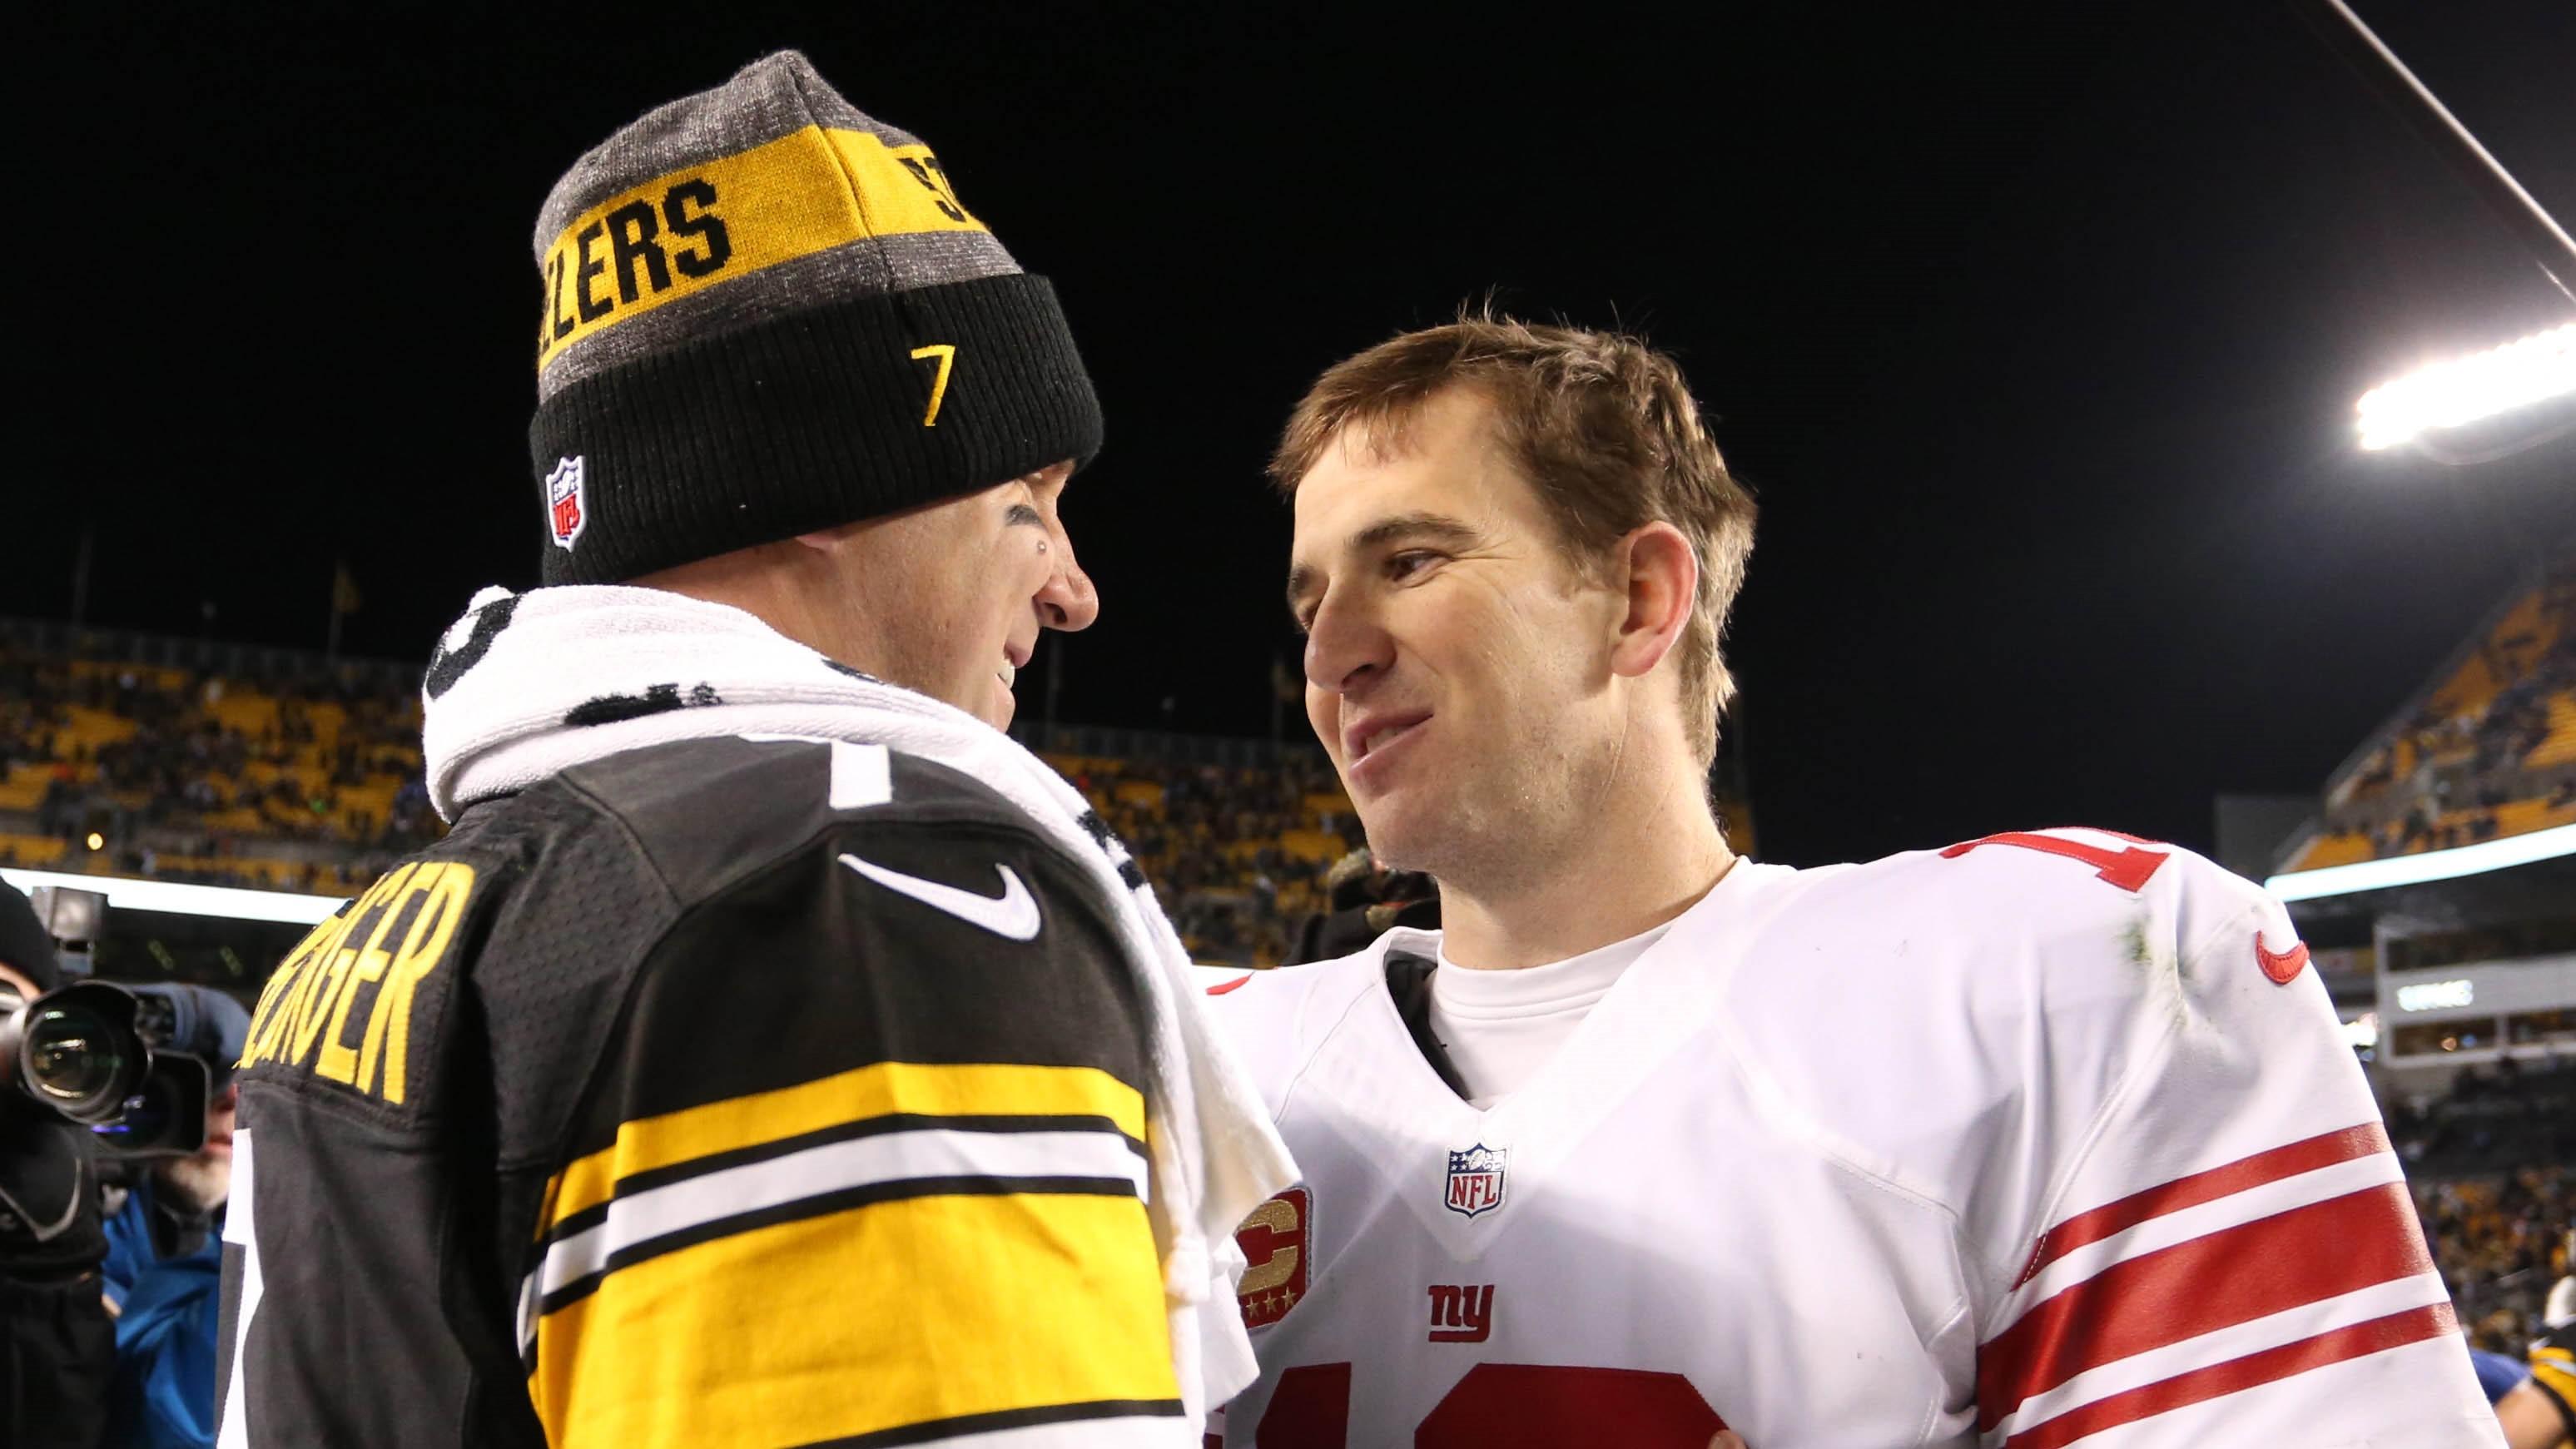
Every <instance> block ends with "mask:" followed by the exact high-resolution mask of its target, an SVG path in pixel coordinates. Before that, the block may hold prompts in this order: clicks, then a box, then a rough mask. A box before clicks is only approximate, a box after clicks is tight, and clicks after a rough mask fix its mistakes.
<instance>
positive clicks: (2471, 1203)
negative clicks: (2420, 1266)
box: [2415, 1163, 2576, 1357]
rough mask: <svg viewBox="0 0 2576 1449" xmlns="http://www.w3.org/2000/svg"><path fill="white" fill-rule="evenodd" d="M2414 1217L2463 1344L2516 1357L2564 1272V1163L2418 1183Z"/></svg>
mask: <svg viewBox="0 0 2576 1449" xmlns="http://www.w3.org/2000/svg"><path fill="white" fill-rule="evenodd" d="M2415 1210H2416V1213H2417V1214H2418V1215H2419V1216H2420V1217H2421V1218H2422V1219H2423V1222H2424V1233H2425V1237H2426V1238H2427V1240H2428V1241H2429V1242H2430V1243H2431V1245H2432V1249H2433V1260H2434V1263H2435V1265H2436V1266H2438V1267H2439V1268H2440V1269H2441V1271H2442V1281H2443V1282H2444V1283H2445V1284H2447V1285H2448V1286H2449V1287H2450V1290H2451V1301H2452V1303H2453V1304H2454V1305H2455V1306H2456V1307H2457V1308H2458V1310H2459V1315H2460V1323H2461V1326H2462V1327H2464V1328H2466V1329H2467V1330H2468V1333H2469V1341H2470V1343H2471V1344H2472V1345H2473V1346H2475V1347H2478V1348H2483V1349H2487V1350H2489V1351H2490V1352H2494V1353H2502V1354H2508V1355H2512V1356H2516V1357H2519V1356H2520V1355H2521V1354H2522V1352H2523V1349H2524V1347H2525V1346H2526V1345H2527V1344H2528V1343H2529V1341H2530V1340H2531V1338H2532V1337H2533V1336H2534V1335H2536V1334H2538V1333H2539V1332H2540V1310H2541V1305H2542V1303H2543V1302H2544V1301H2545V1300H2546V1299H2547V1298H2548V1296H2549V1289H2550V1286H2551V1285H2552V1284H2554V1283H2556V1282H2557V1281H2558V1280H2559V1279H2560V1278H2562V1277H2564V1276H2566V1274H2567V1273H2568V1272H2569V1264H2568V1258H2567V1252H2568V1242H2567V1237H2568V1227H2569V1225H2570V1223H2571V1222H2576V1172H2571V1171H2570V1170H2569V1169H2568V1168H2567V1167H2566V1166H2565V1165H2564V1164H2563V1163H2562V1164H2557V1165H2552V1166H2546V1167H2524V1168H2521V1169H2520V1170H2518V1171H2514V1172H2511V1173H2502V1174H2497V1175H2493V1176H2482V1177H2471V1178H2458V1179H2440V1180H2419V1181H2418V1182H2417V1183H2416V1186H2415Z"/></svg>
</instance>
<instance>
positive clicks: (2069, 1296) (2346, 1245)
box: [1977, 1182, 2433, 1433]
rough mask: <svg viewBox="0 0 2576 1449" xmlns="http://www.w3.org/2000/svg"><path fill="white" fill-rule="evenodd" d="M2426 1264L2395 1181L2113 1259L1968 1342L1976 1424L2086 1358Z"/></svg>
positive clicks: (2145, 1345) (2145, 1346)
mask: <svg viewBox="0 0 2576 1449" xmlns="http://www.w3.org/2000/svg"><path fill="white" fill-rule="evenodd" d="M2432 1268H2433V1264H2432V1260H2431V1259H2430V1258H2428V1257H2427V1256H2426V1255H2425V1252H2424V1239H2423V1236H2422V1233H2421V1230H2420V1229H2418V1228H2417V1226H2416V1220H2415V1206H2414V1204H2413V1203H2412V1202H2411V1201H2410V1200H2408V1198H2407V1196H2406V1189H2405V1187H2404V1186H2403V1185H2402V1184H2399V1183H2393V1182H2392V1183H2383V1184H2381V1185H2380V1186H2378V1187H2370V1188H2364V1189H2362V1190H2361V1191H2359V1192H2352V1193H2346V1194H2344V1195H2343V1196H2342V1197H2333V1198H2327V1199H2326V1200H2325V1201H2323V1202H2314V1203H2309V1204H2307V1205H2306V1206H2304V1207H2296V1208H2292V1209H2290V1210H2289V1211H2287V1212H2280V1213H2274V1214H2273V1215H2272V1216H2270V1217H2267V1218H2256V1219H2255V1220H2254V1221H2252V1222H2248V1223H2239V1224H2237V1225H2236V1226H2234V1227H2231V1228H2225V1229H2222V1230H2220V1231H2218V1232H2214V1233H2211V1234H2208V1235H2207V1236H2205V1237H2198V1238H2193V1239H2191V1240H2190V1241H2188V1242H2181V1243H2176V1244H2174V1245H2173V1246H2171V1247H2167V1248H2159V1249H2157V1250H2155V1251H2154V1252H2152V1253H2143V1254H2140V1255H2139V1256H2137V1257H2134V1258H2125V1259H2122V1260H2121V1261H2119V1262H2117V1263H2113V1264H2112V1265H2111V1266H2109V1267H2107V1268H2105V1269H2103V1270H2102V1271H2101V1272H2099V1273H2096V1274H2094V1275H2093V1276H2092V1277H2090V1278H2087V1279H2085V1280H2084V1281H2083V1282H2081V1283H2077V1284H2075V1285H2074V1286H2072V1287H2070V1288H2068V1289H2066V1290H2065V1291H2064V1292H2062V1293H2059V1294H2057V1295H2056V1296H2054V1297H2052V1298H2050V1299H2048V1300H2047V1301H2046V1302H2043V1303H2041V1304H2040V1305H2039V1306H2038V1307H2036V1308H2033V1309H2031V1310H2030V1311H2029V1312H2028V1313H2025V1314H2023V1315H2022V1316H2021V1318H2020V1319H2019V1320H2018V1321H2017V1322H2015V1323H2014V1324H2013V1326H2012V1327H2010V1328H2007V1329H2005V1330H2004V1331H2003V1332H2002V1333H2000V1334H1997V1335H1996V1336H1995V1337H1994V1339H1993V1340H1992V1341H1991V1342H1989V1343H1986V1344H1984V1345H1982V1346H1981V1347H1979V1348H1978V1350H1977V1430H1978V1432H1979V1433H1983V1432H1985V1431H1986V1430H1988V1429H1991V1428H1993V1427H1994V1426H1995V1425H1996V1424H1998V1423H2001V1422H2002V1421H2003V1418H2004V1416H2005V1415H2007V1414H2009V1413H2011V1412H2012V1411H2013V1410H2014V1409H2016V1408H2018V1407H2019V1406H2020V1405H2021V1404H2022V1402H2023V1401H2024V1400H2027V1399H2029V1398H2030V1397H2032V1396H2033V1395H2035V1394H2043V1393H2046V1392H2047V1391H2049V1390H2050V1389H2053V1388H2055V1387H2057V1386H2058V1385H2059V1384H2062V1383H2064V1382H2066V1381H2067V1380H2068V1379H2071V1378H2073V1377H2075V1376H2076V1375H2077V1374H2080V1373H2083V1372H2084V1371H2086V1370H2087V1369H2094V1368H2099V1367H2101V1366H2102V1365H2103V1364H2106V1363H2112V1362H2116V1361H2117V1360H2120V1359H2124V1358H2128V1357H2130V1356H2131V1355H2133V1354H2140V1353H2144V1352H2146V1351H2148V1350H2149V1349H2155V1348H2162V1347H2164V1346H2165V1345H2167V1344H2170V1343H2180V1342H2182V1341H2183V1340H2184V1339H2187V1338H2197V1337H2199V1336H2200V1335H2201V1334H2204V1333H2210V1332H2214V1331H2215V1330H2218V1329H2221V1328H2226V1327H2229V1326H2231V1325H2234V1324H2239V1323H2245V1322H2249V1321H2251V1320H2253V1319H2257V1318H2261V1317H2263V1316H2265V1315H2267V1314H2272V1313H2280V1312H2283V1311H2284V1310H2287V1309H2292V1308H2297V1307H2300V1306H2301V1305H2303V1304H2308V1303H2315V1302H2318V1301H2320V1300H2322V1299H2327V1298H2332V1297H2334V1296H2335V1295H2337V1294H2339V1293H2350V1292H2352V1291H2353V1290H2355V1289H2357V1288H2367V1287H2369V1286H2371V1285H2372V1284H2374V1283H2386V1282H2390V1281H2392V1280H2394V1279H2398V1278H2404V1277H2407V1276H2409V1275H2410V1274H2414V1273H2429V1272H2431V1271H2432Z"/></svg>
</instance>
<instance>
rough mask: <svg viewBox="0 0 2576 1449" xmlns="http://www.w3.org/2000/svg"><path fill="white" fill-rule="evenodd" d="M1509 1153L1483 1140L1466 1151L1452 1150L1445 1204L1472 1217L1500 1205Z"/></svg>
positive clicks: (1455, 1211)
mask: <svg viewBox="0 0 2576 1449" xmlns="http://www.w3.org/2000/svg"><path fill="white" fill-rule="evenodd" d="M1510 1156H1511V1152H1510V1150H1509V1149H1507V1148H1498V1147H1487V1146H1486V1145H1485V1144H1483V1143H1482V1142H1479V1143H1477V1144H1476V1145H1475V1146H1473V1147H1470V1148H1468V1149H1467V1150H1466V1151H1464V1152H1452V1153H1450V1154H1449V1196H1448V1198H1447V1199H1446V1200H1445V1201H1444V1203H1443V1204H1442V1205H1443V1206H1445V1207H1447V1208H1448V1209H1449V1211H1451V1212H1453V1213H1456V1214H1458V1215H1459V1216H1460V1217H1469V1218H1472V1217H1474V1216H1476V1215H1477V1214H1478V1213H1489V1212H1492V1211H1493V1210H1494V1209H1496V1208H1498V1207H1501V1206H1502V1205H1503V1167H1504V1164H1505V1162H1506V1161H1507V1160H1508V1159H1509V1158H1510Z"/></svg>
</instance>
